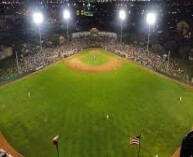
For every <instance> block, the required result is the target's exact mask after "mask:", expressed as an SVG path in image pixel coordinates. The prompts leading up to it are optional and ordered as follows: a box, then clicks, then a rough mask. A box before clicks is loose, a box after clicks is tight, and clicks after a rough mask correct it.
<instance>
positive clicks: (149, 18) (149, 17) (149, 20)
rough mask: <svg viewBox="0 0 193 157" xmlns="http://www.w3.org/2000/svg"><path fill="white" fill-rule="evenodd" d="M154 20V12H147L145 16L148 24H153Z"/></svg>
mask: <svg viewBox="0 0 193 157" xmlns="http://www.w3.org/2000/svg"><path fill="white" fill-rule="evenodd" d="M155 21H156V16H155V14H154V13H148V14H147V17H146V22H147V23H148V24H149V25H153V24H154V23H155Z"/></svg>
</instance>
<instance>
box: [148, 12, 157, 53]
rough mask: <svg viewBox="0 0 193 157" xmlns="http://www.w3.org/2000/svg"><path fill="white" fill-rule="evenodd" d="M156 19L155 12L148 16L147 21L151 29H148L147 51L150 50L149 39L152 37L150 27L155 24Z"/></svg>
mask: <svg viewBox="0 0 193 157" xmlns="http://www.w3.org/2000/svg"><path fill="white" fill-rule="evenodd" d="M155 21H156V15H155V13H148V14H147V16H146V22H147V23H148V25H149V31H148V41H147V52H149V39H150V29H151V25H153V24H154V23H155Z"/></svg>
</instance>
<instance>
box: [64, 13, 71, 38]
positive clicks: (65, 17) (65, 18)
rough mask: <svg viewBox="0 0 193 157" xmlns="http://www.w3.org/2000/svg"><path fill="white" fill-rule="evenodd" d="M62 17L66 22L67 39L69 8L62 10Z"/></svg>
mask: <svg viewBox="0 0 193 157" xmlns="http://www.w3.org/2000/svg"><path fill="white" fill-rule="evenodd" d="M63 18H64V20H66V22H67V28H66V35H67V40H68V39H69V33H68V24H69V19H70V11H69V10H64V12H63Z"/></svg>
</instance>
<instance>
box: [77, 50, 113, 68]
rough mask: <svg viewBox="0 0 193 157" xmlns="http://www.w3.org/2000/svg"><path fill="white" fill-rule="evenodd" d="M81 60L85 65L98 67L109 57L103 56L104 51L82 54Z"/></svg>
mask: <svg viewBox="0 0 193 157" xmlns="http://www.w3.org/2000/svg"><path fill="white" fill-rule="evenodd" d="M81 60H82V61H83V62H84V63H86V64H90V65H93V66H99V65H102V64H104V63H106V62H108V61H109V55H107V54H105V53H104V50H102V51H101V53H97V54H91V53H83V55H82V56H81Z"/></svg>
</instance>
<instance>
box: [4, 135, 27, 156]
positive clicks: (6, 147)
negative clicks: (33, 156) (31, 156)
mask: <svg viewBox="0 0 193 157" xmlns="http://www.w3.org/2000/svg"><path fill="white" fill-rule="evenodd" d="M0 149H3V150H5V151H6V153H7V154H10V155H12V156H13V157H24V156H23V155H21V154H20V153H18V152H17V151H16V150H15V149H14V148H13V147H11V145H10V144H9V143H8V142H7V140H6V139H5V137H4V136H3V134H2V133H1V132H0Z"/></svg>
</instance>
